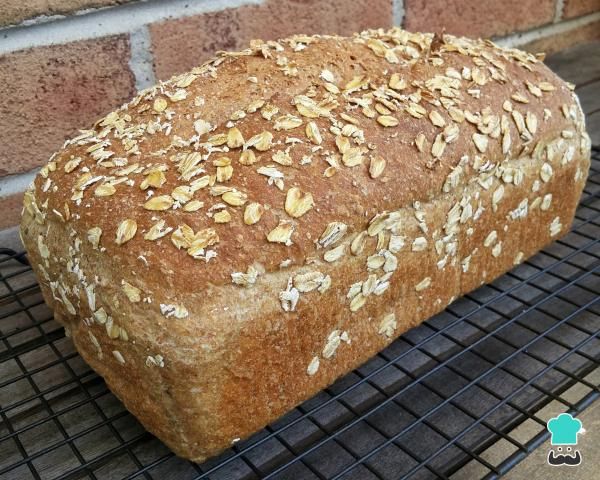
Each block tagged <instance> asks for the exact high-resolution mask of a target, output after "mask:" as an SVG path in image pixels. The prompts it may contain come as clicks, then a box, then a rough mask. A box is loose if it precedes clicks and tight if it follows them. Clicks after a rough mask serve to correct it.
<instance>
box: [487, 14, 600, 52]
mask: <svg viewBox="0 0 600 480" xmlns="http://www.w3.org/2000/svg"><path fill="white" fill-rule="evenodd" d="M597 21H600V12H594V13H591V14H589V15H586V16H584V17H579V18H574V19H572V20H565V21H564V22H560V23H553V24H550V25H546V26H544V27H540V28H536V29H534V30H529V31H526V32H518V33H514V34H512V35H507V36H505V37H500V38H495V39H494V42H495V43H496V44H497V45H500V46H502V47H517V46H519V45H524V44H526V43H529V42H532V41H534V40H540V39H542V38H547V37H551V36H552V35H557V34H560V33H567V32H570V31H571V30H574V29H576V28H578V27H583V26H585V25H589V24H591V23H594V22H597Z"/></svg>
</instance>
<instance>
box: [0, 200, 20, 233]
mask: <svg viewBox="0 0 600 480" xmlns="http://www.w3.org/2000/svg"><path fill="white" fill-rule="evenodd" d="M22 209H23V194H22V193H15V194H14V195H9V196H8V197H0V212H2V215H0V230H4V229H5V228H10V227H14V226H15V225H18V224H19V223H20V222H21V210H22Z"/></svg>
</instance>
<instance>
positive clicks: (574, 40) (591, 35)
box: [519, 22, 600, 55]
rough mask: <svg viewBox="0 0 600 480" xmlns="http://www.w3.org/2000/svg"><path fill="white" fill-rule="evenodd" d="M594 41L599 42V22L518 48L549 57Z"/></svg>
mask: <svg viewBox="0 0 600 480" xmlns="http://www.w3.org/2000/svg"><path fill="white" fill-rule="evenodd" d="M595 40H596V41H597V40H600V22H595V23H590V24H588V25H584V26H582V27H579V28H576V29H574V30H570V31H568V32H564V33H559V34H557V35H552V36H550V37H546V38H542V39H540V40H535V41H533V42H530V43H528V44H526V45H523V46H521V47H519V48H521V49H523V50H527V51H528V52H533V53H538V52H545V53H546V54H548V55H550V54H552V53H556V52H559V51H561V50H565V49H567V48H570V47H573V46H575V45H579V44H581V43H588V42H593V41H595Z"/></svg>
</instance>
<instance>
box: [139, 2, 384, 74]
mask: <svg viewBox="0 0 600 480" xmlns="http://www.w3.org/2000/svg"><path fill="white" fill-rule="evenodd" d="M391 24H392V2H391V0H345V1H337V2H332V1H330V0H304V1H300V0H265V2H264V3H263V4H262V5H246V6H242V7H239V8H235V9H226V10H221V11H219V12H213V13H205V14H202V15H196V16H194V17H188V18H183V19H179V20H167V21H165V22H162V23H159V24H155V25H151V26H150V33H151V35H152V49H153V52H154V58H155V65H154V66H155V71H156V75H157V76H158V78H160V79H165V78H168V77H169V76H171V75H173V74H175V73H181V72H184V71H186V70H189V69H191V68H192V67H194V66H196V65H198V64H200V63H202V62H203V61H204V60H206V59H207V58H209V57H211V56H212V55H213V54H214V53H215V52H216V51H217V50H239V49H242V48H245V47H246V46H247V45H248V42H249V41H250V40H251V39H255V38H260V39H263V40H274V39H278V38H283V37H287V36H289V35H292V34H294V33H304V34H315V33H324V34H325V33H326V34H339V35H351V34H352V33H354V32H357V31H361V30H365V29H367V28H378V27H389V26H391Z"/></svg>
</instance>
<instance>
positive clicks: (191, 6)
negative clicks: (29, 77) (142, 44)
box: [0, 0, 262, 54]
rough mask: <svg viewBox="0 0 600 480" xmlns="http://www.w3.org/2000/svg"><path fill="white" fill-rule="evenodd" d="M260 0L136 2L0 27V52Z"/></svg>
mask: <svg viewBox="0 0 600 480" xmlns="http://www.w3.org/2000/svg"><path fill="white" fill-rule="evenodd" d="M261 3H262V0H202V1H195V2H190V0H171V1H169V2H164V1H150V2H135V3H127V4H124V5H119V6H115V7H112V8H104V9H98V10H94V11H91V12H90V13H86V14H81V15H74V16H67V17H62V18H59V19H57V20H53V21H49V22H44V23H36V24H33V25H29V26H25V25H21V26H13V27H8V28H4V29H1V30H0V54H3V53H9V52H14V51H17V50H23V49H26V48H32V47H40V46H47V45H56V44H62V43H68V42H74V41H79V40H88V39H93V38H100V37H105V36H110V35H119V34H124V33H131V32H134V31H135V30H138V29H139V28H141V27H143V26H145V25H149V24H151V23H156V22H160V21H162V20H171V19H178V18H185V17H189V16H193V15H198V14H202V13H207V12H215V11H220V10H224V9H226V8H236V7H240V6H243V5H259V4H261Z"/></svg>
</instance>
